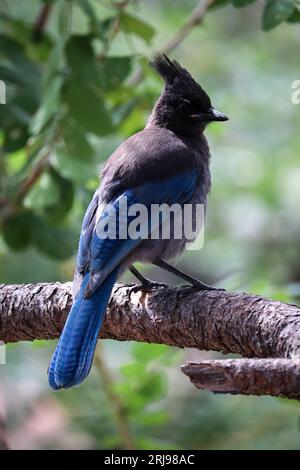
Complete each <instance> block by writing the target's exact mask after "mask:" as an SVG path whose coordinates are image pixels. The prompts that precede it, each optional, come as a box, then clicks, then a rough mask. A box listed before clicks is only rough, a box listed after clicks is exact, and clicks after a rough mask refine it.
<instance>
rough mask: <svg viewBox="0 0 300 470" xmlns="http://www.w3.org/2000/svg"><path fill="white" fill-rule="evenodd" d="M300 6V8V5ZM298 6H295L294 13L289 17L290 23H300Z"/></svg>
mask: <svg viewBox="0 0 300 470" xmlns="http://www.w3.org/2000/svg"><path fill="white" fill-rule="evenodd" d="M298 8H300V6H299V7H298ZM298 8H295V9H294V11H293V13H292V15H291V16H289V17H288V20H287V21H288V22H289V23H299V21H300V10H299V9H298Z"/></svg>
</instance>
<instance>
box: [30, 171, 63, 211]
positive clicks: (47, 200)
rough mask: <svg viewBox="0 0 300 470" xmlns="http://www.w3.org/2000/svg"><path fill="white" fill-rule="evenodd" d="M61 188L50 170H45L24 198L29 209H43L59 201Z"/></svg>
mask: <svg viewBox="0 0 300 470" xmlns="http://www.w3.org/2000/svg"><path fill="white" fill-rule="evenodd" d="M59 196H60V190H59V187H58V185H57V182H56V181H55V179H54V178H53V177H52V175H51V173H50V172H44V173H43V174H42V175H41V176H40V178H39V179H38V181H37V182H36V184H35V185H34V186H33V187H32V188H31V190H30V191H29V193H28V194H27V195H26V197H25V199H24V206H25V207H26V208H27V209H36V210H39V209H43V208H45V207H50V206H53V205H54V204H55V203H57V202H58V201H59Z"/></svg>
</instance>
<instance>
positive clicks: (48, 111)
mask: <svg viewBox="0 0 300 470" xmlns="http://www.w3.org/2000/svg"><path fill="white" fill-rule="evenodd" d="M61 86H62V78H61V77H56V78H54V79H53V80H52V82H51V83H50V85H49V87H48V88H47V90H46V92H45V94H44V98H43V99H42V103H41V106H40V108H39V109H38V110H37V113H36V114H35V116H34V117H33V118H32V121H31V125H30V130H31V132H32V134H33V135H37V134H39V133H40V132H41V131H42V129H43V128H44V127H45V125H46V124H47V123H48V121H49V120H50V119H51V118H52V117H53V116H54V114H55V113H56V111H57V109H58V108H59V97H60V90H61Z"/></svg>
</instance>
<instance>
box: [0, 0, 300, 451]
mask: <svg viewBox="0 0 300 470" xmlns="http://www.w3.org/2000/svg"><path fill="white" fill-rule="evenodd" d="M196 5H197V2H196V1H194V0H186V1H185V2H181V1H179V0H178V1H177V0H176V1H171V0H152V1H151V2H149V1H147V0H135V1H127V2H112V1H109V0H101V1H100V0H73V1H71V0H53V1H39V0H27V1H26V2H22V3H21V2H18V1H17V0H10V1H9V2H5V1H1V2H0V28H1V29H0V31H1V33H0V79H1V80H3V81H4V82H5V84H6V104H5V105H0V128H1V131H0V144H1V150H0V227H1V238H0V259H1V265H0V276H1V282H38V281H48V280H61V281H63V280H69V279H71V277H72V271H73V265H74V259H73V256H74V255H75V253H76V247H77V240H78V236H79V231H80V226H81V220H82V217H83V214H84V211H85V208H86V207H87V205H88V203H89V200H90V199H91V196H92V194H93V191H94V190H95V188H96V187H97V185H98V184H99V181H98V176H97V175H98V172H99V169H100V167H101V165H102V164H103V162H104V161H105V159H106V158H107V157H108V156H109V155H110V153H111V152H112V151H113V150H114V149H115V148H116V147H117V146H118V145H119V143H120V142H121V141H122V140H123V139H125V138H126V137H128V136H129V135H131V134H132V133H134V132H136V131H138V130H140V129H141V128H143V126H144V123H145V119H146V117H147V115H148V113H149V110H150V109H151V106H152V105H153V103H154V100H155V98H156V97H157V96H158V94H159V93H160V90H161V86H162V84H161V81H160V79H159V78H158V77H156V75H155V74H154V73H153V72H152V71H151V70H149V68H148V67H147V62H148V59H149V58H151V57H152V55H153V51H158V50H160V49H161V47H162V45H163V44H164V43H165V41H166V40H167V39H169V38H170V37H171V36H172V35H173V34H175V33H176V31H177V30H178V28H180V26H181V25H182V22H183V18H184V17H187V16H188V15H189V14H190V12H191V11H192V9H193V8H194V7H195V6H196ZM299 21H300V2H299V1H297V0H267V1H266V2H264V3H263V4H261V2H259V1H255V0H216V1H215V2H214V3H213V4H212V5H211V7H210V9H209V12H208V13H207V15H206V17H205V21H204V23H203V24H202V25H200V26H198V27H197V28H195V29H194V31H193V32H191V34H190V36H189V38H188V39H186V41H185V42H183V43H182V44H181V45H180V46H179V48H178V49H177V51H176V54H174V55H176V58H177V59H178V60H179V61H181V62H182V63H183V65H184V66H186V67H187V68H188V69H189V70H191V72H192V73H193V75H194V76H195V77H196V78H197V79H199V81H200V82H201V84H203V86H204V88H205V89H207V91H208V92H209V94H210V95H211V96H212V98H213V102H214V103H215V105H216V107H217V108H220V109H221V110H224V111H225V112H226V114H228V115H229V116H230V117H231V121H230V122H229V123H228V124H226V125H224V126H221V125H213V126H211V127H210V128H209V129H208V131H207V135H208V138H209V142H210V144H211V150H212V155H213V160H212V173H213V190H212V194H211V198H210V205H209V211H208V225H207V230H206V236H207V242H206V244H205V247H204V250H202V251H201V252H199V253H198V252H192V253H191V252H187V253H186V254H185V256H184V258H183V262H184V264H185V265H186V268H187V270H190V271H191V272H192V273H193V274H194V275H198V276H201V277H204V278H206V279H208V280H211V281H212V282H213V281H219V282H221V283H222V284H223V285H224V286H226V287H228V288H234V289H244V290H247V291H252V292H256V293H258V294H263V295H267V296H269V297H272V298H276V299H282V300H285V301H296V300H298V299H299V297H300V285H299V280H300V270H299V266H300V254H299V249H298V247H299V231H300V221H299V217H298V214H299V198H300V191H299V187H300V186H299V178H300V170H299V161H298V155H299V152H300V142H299V131H298V130H299V125H300V116H299V107H298V108H297V106H295V105H293V104H292V103H291V83H292V81H293V80H296V79H299V78H300V77H299V68H298V64H297V63H296V58H297V57H298V53H299V52H298V51H299V26H298V25H297V22H299ZM294 23H295V24H294ZM278 25H280V27H278V28H275V27H276V26H278ZM262 30H264V31H268V32H267V33H266V32H262ZM270 30H272V31H270ZM269 31H270V32H269ZM139 71H142V72H143V75H144V78H143V79H142V80H139V81H138V83H137V82H136V80H135V77H136V76H137V75H136V73H137V72H139ZM153 273H154V274H155V275H156V276H157V278H158V279H159V280H164V281H166V275H165V274H162V273H160V272H158V271H154V272H153ZM159 276H163V277H161V278H159ZM167 280H168V281H172V279H170V278H168V279H167ZM34 344H35V343H34ZM52 346H53V345H52ZM52 346H51V345H50V346H49V343H45V342H42V344H41V345H40V344H39V349H37V348H32V346H30V347H29V346H28V345H25V344H23V345H21V344H20V345H17V346H14V347H11V348H9V351H8V366H7V367H6V375H7V377H6V387H7V390H10V388H13V389H14V390H15V396H14V398H12V397H8V432H9V434H10V438H11V441H12V442H13V443H15V446H16V447H18V446H19V447H21V446H22V445H23V446H25V447H30V446H32V447H36V448H38V447H40V448H43V447H44V448H45V447H47V448H48V447H49V448H52V447H63V446H67V447H76V446H77V447H96V448H108V447H109V448H120V447H122V446H123V445H124V443H123V442H122V438H121V436H120V435H119V434H118V432H117V431H116V417H115V415H114V412H113V408H114V406H113V403H111V400H110V398H109V396H108V395H107V394H105V391H104V390H105V386H103V385H104V384H103V381H104V380H105V379H104V377H102V378H101V374H100V380H102V384H101V383H100V381H99V371H97V370H96V369H95V370H94V373H93V374H92V375H91V378H90V379H89V380H88V381H87V382H86V383H84V384H83V385H82V386H81V387H80V388H79V389H75V390H68V391H64V392H61V393H59V394H57V395H55V399H53V395H52V394H51V393H50V392H49V391H48V390H47V384H46V368H47V362H48V360H49V357H50V350H49V348H51V347H52ZM187 354H188V356H189V357H190V358H193V359H195V358H197V357H200V356H199V355H200V354H201V353H199V352H193V351H190V352H188V353H187ZM182 356H183V354H182V353H179V352H177V351H176V350H174V349H171V348H166V347H163V346H161V347H160V346H158V345H145V344H135V345H133V346H130V345H128V344H127V345H121V344H119V343H116V342H108V343H107V342H106V344H105V351H104V358H105V359H106V360H107V364H108V365H109V367H111V369H112V371H113V377H114V384H113V388H114V391H115V393H116V394H117V396H118V397H119V399H120V400H121V402H122V404H123V406H124V408H125V410H126V413H125V415H126V416H125V418H126V422H127V425H128V428H129V432H130V433H131V435H132V438H133V440H134V443H135V445H136V447H138V448H173V447H174V448H184V447H186V448H266V447H273V448H299V447H300V434H299V430H298V429H297V425H298V423H297V420H298V417H297V416H298V414H299V407H298V406H297V405H296V404H293V403H286V402H284V401H283V400H275V399H268V398H264V399H262V398H244V397H221V396H212V395H210V394H206V393H200V392H199V391H196V390H193V389H192V387H191V385H190V384H188V383H186V382H185V379H184V378H183V377H181V375H180V373H179V372H176V370H177V369H178V362H179V360H183V358H182ZM18 390H19V391H18ZM8 395H9V393H8ZM44 400H46V401H45V402H44ZM47 400H48V401H47ZM40 401H41V403H42V404H43V407H42V408H43V410H44V409H45V408H47V407H49V409H51V410H52V414H53V416H58V415H59V416H65V414H66V415H67V422H68V423H69V424H67V425H66V427H67V428H68V432H69V435H70V438H69V439H67V438H66V436H65V432H66V431H65V429H61V428H59V426H58V425H57V426H58V427H57V429H58V431H57V432H56V434H57V436H56V437H55V433H54V434H53V436H52V437H44V438H43V439H44V440H43V439H42V440H41V438H38V437H36V435H35V434H34V432H33V431H32V428H30V429H31V431H30V430H29V431H28V433H26V432H24V435H25V436H26V435H27V439H28V440H27V441H26V439H25V441H24V440H23V441H22V439H20V436H18V435H17V432H16V429H17V428H20V427H21V428H22V426H23V428H24V429H25V430H26V425H25V423H26V422H29V421H30V420H33V418H34V417H35V416H36V414H37V413H40V414H38V417H39V418H38V422H39V423H41V424H40V426H41V427H42V423H43V419H42V416H44V415H43V414H42V411H41V410H40V409H39V408H38V403H40ZM16 403H18V405H16ZM60 406H61V407H62V409H63V411H62V410H61V408H60ZM295 410H296V411H295ZM43 412H44V411H43ZM30 433H31V435H32V438H30ZM77 434H79V435H80V439H79V441H78V440H76V435H77Z"/></svg>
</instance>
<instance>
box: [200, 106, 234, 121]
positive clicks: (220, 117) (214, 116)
mask: <svg viewBox="0 0 300 470" xmlns="http://www.w3.org/2000/svg"><path fill="white" fill-rule="evenodd" d="M192 118H194V119H196V120H197V121H202V122H213V121H228V120H229V118H228V117H227V116H226V114H224V113H221V112H220V111H217V110H216V109H215V108H209V109H208V110H207V112H206V113H199V114H194V115H193V116H192Z"/></svg>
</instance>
